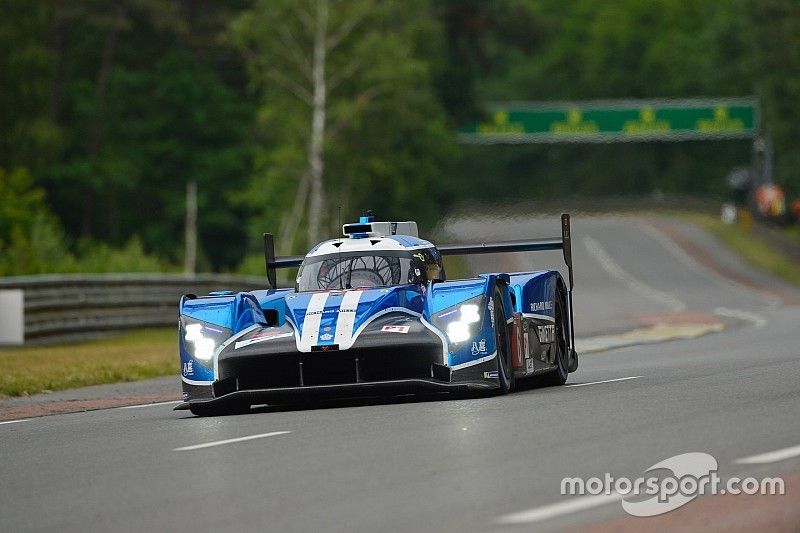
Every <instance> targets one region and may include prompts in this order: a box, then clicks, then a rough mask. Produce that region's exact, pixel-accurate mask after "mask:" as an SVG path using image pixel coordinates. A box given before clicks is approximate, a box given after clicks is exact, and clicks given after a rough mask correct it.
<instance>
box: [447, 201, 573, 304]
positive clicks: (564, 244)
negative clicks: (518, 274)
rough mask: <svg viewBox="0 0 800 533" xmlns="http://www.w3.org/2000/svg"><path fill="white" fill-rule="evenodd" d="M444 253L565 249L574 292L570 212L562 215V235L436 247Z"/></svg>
mask: <svg viewBox="0 0 800 533" xmlns="http://www.w3.org/2000/svg"><path fill="white" fill-rule="evenodd" d="M436 248H437V249H438V250H439V252H440V253H441V254H442V255H468V254H499V253H507V252H541V251H545V250H563V251H564V262H565V263H566V264H567V270H568V271H569V290H570V292H572V287H573V286H574V284H575V282H574V278H573V274H572V238H571V236H570V225H569V214H567V213H564V214H563V215H561V237H553V238H549V239H528V240H520V241H497V242H481V243H475V244H445V245H442V246H437V247H436Z"/></svg>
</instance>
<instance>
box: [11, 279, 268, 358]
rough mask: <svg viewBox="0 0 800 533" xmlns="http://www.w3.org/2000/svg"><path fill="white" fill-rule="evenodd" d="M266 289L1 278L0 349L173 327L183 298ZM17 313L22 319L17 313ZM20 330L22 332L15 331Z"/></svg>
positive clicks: (200, 282) (242, 282)
mask: <svg viewBox="0 0 800 533" xmlns="http://www.w3.org/2000/svg"><path fill="white" fill-rule="evenodd" d="M257 288H266V279H265V278H258V277H242V276H230V275H218V274H200V275H196V276H192V277H189V276H183V275H167V274H98V275H43V276H20V277H6V278H0V302H4V301H7V302H12V303H13V302H18V301H19V297H18V295H19V291H20V290H21V291H22V295H23V297H22V305H6V306H4V307H2V308H0V322H2V324H3V325H4V327H0V344H6V345H8V344H19V343H20V342H19V341H20V340H23V341H24V342H25V343H26V344H27V343H39V342H48V341H57V340H61V339H66V338H81V337H92V336H96V335H98V334H101V333H104V332H109V331H115V330H123V329H131V328H142V327H153V326H172V325H176V326H177V320H178V301H179V299H180V297H181V295H183V294H189V293H192V294H207V293H208V292H210V291H215V290H231V291H243V290H252V289H257ZM20 313H21V314H22V317H20V316H19V314H20ZM17 325H22V327H23V331H22V332H19V331H18V326H17Z"/></svg>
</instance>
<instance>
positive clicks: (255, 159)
mask: <svg viewBox="0 0 800 533" xmlns="http://www.w3.org/2000/svg"><path fill="white" fill-rule="evenodd" d="M745 95H757V96H758V97H759V98H760V99H761V102H762V106H763V108H762V109H763V115H764V116H763V123H764V125H765V127H766V129H767V131H768V133H769V135H770V137H771V138H772V140H773V142H774V147H775V157H776V169H775V175H776V180H777V182H778V183H780V184H782V185H783V186H784V187H785V188H786V189H787V192H788V193H789V194H790V195H793V196H794V195H797V194H798V193H800V172H798V170H797V169H798V168H800V150H798V149H797V139H798V138H800V107H798V95H800V4H798V3H797V2H796V1H794V0H693V1H691V2H686V1H685V0H653V1H647V2H643V1H641V0H615V1H613V2H598V1H590V0H575V1H569V2H564V1H561V0H495V1H479V0H391V1H390V0H384V1H380V0H252V1H250V0H232V1H227V2H217V1H212V0H117V1H114V2H111V1H102V0H70V1H58V0H50V1H41V0H25V1H20V0H0V274H2V275H18V274H35V273H44V272H79V271H80V272H103V271H156V270H158V271H170V270H180V269H181V268H182V263H183V261H184V257H183V256H184V244H183V243H184V218H185V211H186V202H185V198H186V190H187V184H188V183H195V184H196V185H197V191H198V196H197V203H198V265H197V268H198V270H201V271H234V272H235V271H238V272H248V273H260V272H261V271H262V269H263V266H262V262H261V261H262V260H261V256H260V250H259V244H260V238H259V235H260V234H261V232H263V231H272V232H274V233H276V234H277V235H278V243H279V245H280V246H281V248H282V250H279V251H281V252H283V253H287V252H298V251H301V250H303V249H304V248H305V247H306V245H307V244H308V243H309V242H312V241H316V240H317V239H321V238H325V237H328V236H330V235H331V234H332V233H333V232H334V231H335V229H334V228H335V227H336V225H337V219H338V209H339V206H341V210H342V216H343V218H345V219H350V218H352V217H354V216H357V215H358V214H359V213H360V212H361V211H363V210H364V209H365V208H367V207H369V208H372V209H374V210H375V211H376V212H377V213H378V215H379V217H391V218H392V219H396V220H402V219H406V218H413V219H416V220H418V221H419V222H420V223H421V225H422V226H423V227H424V228H430V227H432V226H433V225H435V223H436V222H437V220H438V219H439V218H440V217H441V216H442V213H444V212H446V211H447V210H448V209H450V208H451V207H453V206H454V205H456V204H460V203H469V202H472V203H480V202H486V201H488V200H503V199H516V200H519V199H532V200H535V199H541V198H544V197H548V196H552V195H556V196H559V197H597V196H629V197H631V198H632V199H633V198H636V197H641V196H643V195H649V194H652V193H653V192H654V191H662V192H664V193H676V194H689V195H696V196H720V195H722V194H724V193H725V180H724V178H725V175H726V174H727V173H728V171H729V170H730V169H731V167H733V166H736V165H743V164H744V165H746V164H748V163H749V160H750V148H749V144H748V143H747V142H745V141H729V142H722V143H720V142H691V143H675V144H668V143H633V144H625V145H587V146H578V145H569V146H550V145H546V146H545V145H530V146H506V147H496V146H495V147H492V146H470V145H459V144H458V143H457V141H456V131H457V129H458V127H459V126H460V125H463V124H465V123H467V122H469V121H473V120H476V119H478V118H480V117H481V116H482V113H483V112H484V111H483V107H482V105H483V104H484V103H485V102H488V101H493V100H567V99H596V98H623V97H624V98H655V97H658V98H661V97H663V98H669V97H692V96H745Z"/></svg>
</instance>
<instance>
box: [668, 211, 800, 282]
mask: <svg viewBox="0 0 800 533" xmlns="http://www.w3.org/2000/svg"><path fill="white" fill-rule="evenodd" d="M678 216H679V217H680V218H683V219H685V220H688V221H690V222H694V223H695V224H697V225H699V226H702V227H704V228H706V229H708V230H709V231H710V232H711V233H713V234H714V236H716V237H717V239H719V240H720V241H721V242H722V243H723V244H724V245H725V246H727V247H728V248H730V249H731V250H732V251H734V252H736V253H737V254H739V255H740V256H741V257H742V259H744V260H745V261H747V262H748V263H750V264H751V265H753V266H756V267H758V268H761V269H763V270H766V271H767V272H769V273H771V274H773V275H775V276H778V277H781V278H783V279H785V280H786V281H789V282H790V283H794V284H795V285H798V286H800V265H798V264H797V261H794V260H793V259H792V258H790V257H788V256H787V255H786V254H784V253H783V252H782V251H781V250H779V249H777V248H775V247H774V246H772V245H770V244H768V243H767V242H764V241H763V240H762V239H760V238H759V237H758V235H756V233H755V232H754V231H753V230H751V229H748V228H742V227H741V226H739V225H728V224H723V223H722V221H721V220H719V219H718V218H716V217H713V216H711V215H704V214H700V213H686V212H683V213H680V214H679V215H678Z"/></svg>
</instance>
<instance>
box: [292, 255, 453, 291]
mask: <svg viewBox="0 0 800 533" xmlns="http://www.w3.org/2000/svg"><path fill="white" fill-rule="evenodd" d="M444 279H445V273H444V267H443V265H442V256H441V254H439V251H438V250H437V249H436V248H434V247H431V248H422V249H413V250H374V251H371V250H366V251H348V252H341V253H331V254H326V255H315V256H309V257H306V258H305V260H304V261H303V264H302V265H300V270H299V272H298V273H297V284H296V289H297V290H298V291H319V290H332V289H355V288H367V287H390V286H393V285H403V284H407V283H413V284H417V285H424V284H427V283H428V281H431V280H444Z"/></svg>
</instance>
